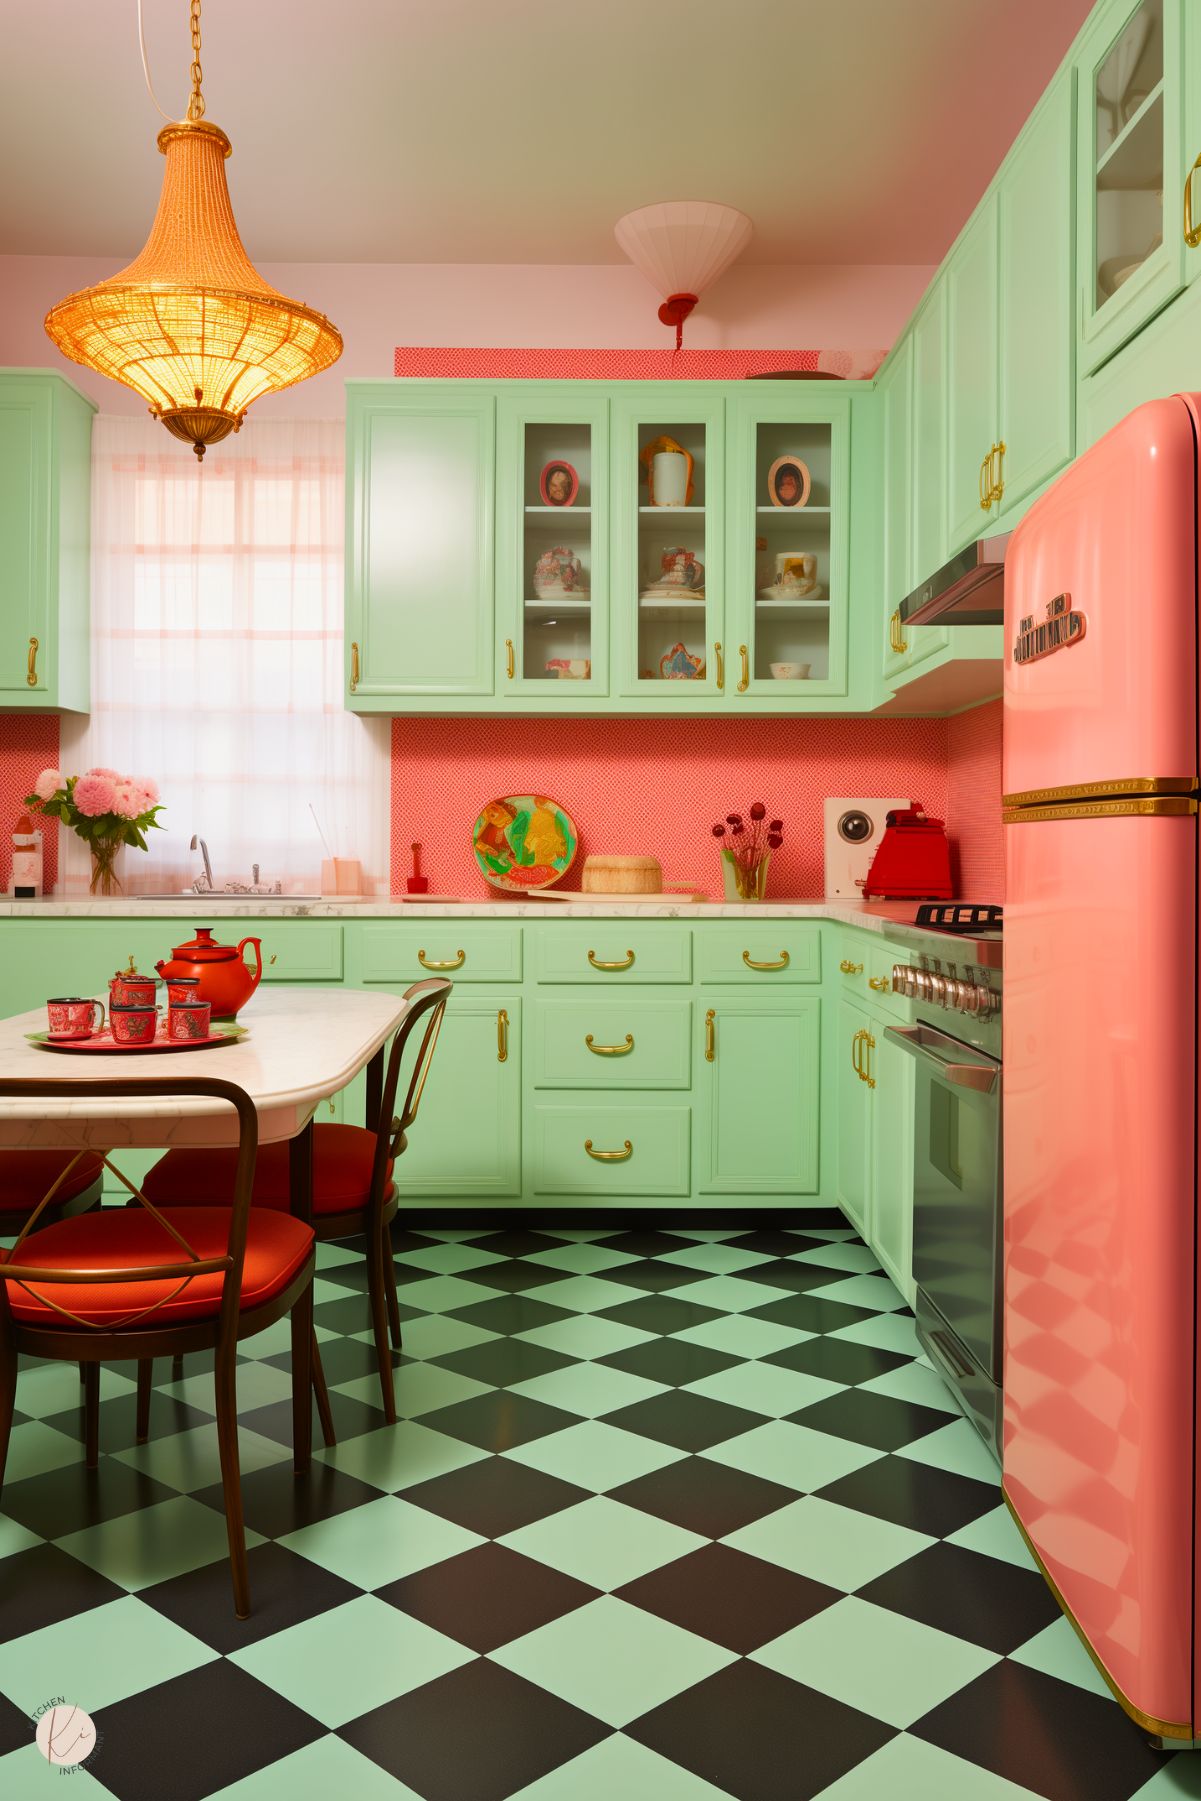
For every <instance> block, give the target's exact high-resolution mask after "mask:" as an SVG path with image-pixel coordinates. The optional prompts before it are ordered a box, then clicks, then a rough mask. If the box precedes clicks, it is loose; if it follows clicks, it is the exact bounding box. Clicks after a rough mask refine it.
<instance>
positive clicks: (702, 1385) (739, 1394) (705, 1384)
mask: <svg viewBox="0 0 1201 1801" xmlns="http://www.w3.org/2000/svg"><path fill="white" fill-rule="evenodd" d="M686 1386H687V1389H688V1392H689V1394H694V1395H708V1396H709V1398H710V1399H711V1400H714V1401H727V1402H728V1403H729V1405H730V1406H731V1407H747V1408H749V1409H751V1411H752V1412H755V1413H765V1414H766V1415H767V1416H768V1418H769V1419H774V1420H778V1419H783V1417H784V1415H785V1414H786V1413H796V1412H797V1411H798V1410H799V1409H800V1408H802V1407H811V1406H812V1405H813V1403H814V1402H815V1401H824V1400H825V1398H826V1396H827V1395H836V1394H841V1393H842V1391H843V1389H844V1387H845V1384H844V1383H842V1382H830V1381H827V1379H826V1378H825V1377H824V1376H809V1375H806V1374H805V1373H804V1372H803V1371H802V1370H789V1369H785V1368H784V1367H783V1366H782V1365H781V1364H778V1363H753V1362H752V1363H735V1364H732V1365H731V1367H730V1368H729V1369H725V1370H718V1371H717V1372H716V1374H715V1375H712V1376H703V1377H702V1378H701V1380H700V1381H699V1382H689V1383H687V1384H686Z"/></svg>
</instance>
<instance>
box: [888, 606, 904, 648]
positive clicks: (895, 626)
mask: <svg viewBox="0 0 1201 1801" xmlns="http://www.w3.org/2000/svg"><path fill="white" fill-rule="evenodd" d="M888 642H889V644H890V645H891V646H892V648H893V650H895V651H896V653H897V655H898V656H899V657H903V656H904V655H905V652H906V651H907V650H908V649H909V644H908V641H907V640H906V639H905V638H903V637H902V636H901V609H900V607H898V608H897V609H896V611H895V613H894V614H893V616H892V618H891V619H890V620H889V622H888Z"/></svg>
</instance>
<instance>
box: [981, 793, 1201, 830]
mask: <svg viewBox="0 0 1201 1801" xmlns="http://www.w3.org/2000/svg"><path fill="white" fill-rule="evenodd" d="M1196 811H1197V799H1196V796H1195V795H1192V794H1163V795H1160V796H1159V797H1158V799H1146V800H1094V801H1077V802H1076V804H1075V805H1074V806H1065V807H1007V808H1006V809H1005V811H1004V812H1003V813H1002V814H1001V822H1002V824H1003V825H1040V824H1043V823H1045V822H1047V821H1054V820H1056V819H1147V818H1150V819H1176V818H1181V817H1183V816H1184V815H1186V814H1189V813H1195V812H1196Z"/></svg>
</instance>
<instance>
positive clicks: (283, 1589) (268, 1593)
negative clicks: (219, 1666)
mask: <svg viewBox="0 0 1201 1801" xmlns="http://www.w3.org/2000/svg"><path fill="white" fill-rule="evenodd" d="M246 1567H247V1569H248V1570H249V1572H250V1607H251V1612H250V1618H249V1619H247V1620H240V1619H238V1618H237V1616H236V1615H235V1613H234V1609H233V1597H232V1591H231V1589H230V1578H229V1562H228V1560H227V1559H226V1558H224V1557H222V1558H220V1559H219V1560H218V1561H217V1562H215V1563H206V1564H204V1565H203V1566H202V1567H201V1568H200V1569H198V1570H188V1571H187V1573H186V1574H185V1575H183V1576H175V1577H173V1578H172V1579H171V1581H169V1582H156V1583H155V1584H154V1586H153V1587H151V1588H143V1589H140V1590H139V1592H138V1599H139V1601H145V1602H146V1604H147V1605H148V1606H149V1607H153V1608H154V1609H155V1611H156V1612H157V1613H161V1614H165V1615H166V1617H167V1619H169V1620H174V1621H175V1624H176V1625H177V1626H182V1627H183V1629H184V1631H185V1632H190V1633H192V1634H193V1636H194V1637H196V1638H199V1639H203V1640H204V1643H205V1644H206V1645H211V1646H212V1647H213V1649H214V1651H220V1652H222V1653H223V1654H224V1653H228V1652H230V1651H239V1650H241V1649H243V1648H244V1647H245V1646H246V1645H253V1644H257V1643H258V1641H259V1640H260V1639H263V1638H270V1636H271V1634H272V1633H273V1632H283V1631H286V1629H287V1628H288V1627H289V1626H296V1625H298V1624H299V1623H300V1621H301V1620H311V1619H312V1618H313V1617H314V1616H315V1615H316V1614H319V1613H327V1612H328V1611H329V1609H330V1608H331V1607H340V1606H341V1605H342V1603H343V1602H344V1601H353V1600H355V1599H356V1598H357V1597H358V1596H359V1595H361V1594H362V1592H363V1591H362V1589H360V1588H356V1587H355V1586H354V1584H353V1583H350V1582H344V1581H343V1580H342V1578H341V1577H340V1576H335V1575H334V1574H333V1573H332V1571H330V1570H327V1569H323V1568H322V1566H321V1565H320V1564H317V1563H312V1562H310V1560H309V1559H308V1558H307V1557H301V1556H299V1555H298V1554H297V1553H296V1552H294V1551H288V1550H286V1549H285V1548H284V1546H283V1545H254V1546H252V1548H251V1549H250V1550H249V1551H248V1552H247V1553H246Z"/></svg>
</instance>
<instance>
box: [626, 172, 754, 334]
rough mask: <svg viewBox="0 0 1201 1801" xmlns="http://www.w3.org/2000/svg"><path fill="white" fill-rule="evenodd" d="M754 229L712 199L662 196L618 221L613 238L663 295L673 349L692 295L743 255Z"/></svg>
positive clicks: (662, 315) (735, 211)
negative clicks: (672, 329) (672, 332)
mask: <svg viewBox="0 0 1201 1801" xmlns="http://www.w3.org/2000/svg"><path fill="white" fill-rule="evenodd" d="M753 230H754V227H753V226H752V224H751V222H750V220H749V219H748V218H747V216H746V214H745V213H740V212H739V211H738V209H737V207H733V206H721V205H720V204H719V203H718V202H717V201H716V200H664V201H660V202H659V203H658V204H656V205H654V206H640V207H639V208H638V209H637V211H636V212H632V213H627V214H626V215H625V217H624V218H622V219H619V220H618V221H617V224H616V226H615V227H614V236H615V237H616V239H617V242H618V243H619V244H620V246H621V248H622V249H623V250H624V251H625V254H626V255H627V256H628V257H629V259H630V261H631V262H632V263H633V265H634V267H635V268H636V269H637V270H639V271H640V273H641V274H643V275H645V276H646V279H647V280H648V281H649V282H650V283H651V285H652V287H655V288H657V289H658V291H659V293H660V294H662V296H663V304H662V306H661V307H660V308H659V317H660V319H661V320H662V321H663V323H664V325H674V326H675V328H676V349H677V350H678V349H679V348H680V345H681V343H682V341H683V335H684V321H685V319H686V318H687V317H688V315H689V313H690V312H691V311H692V309H693V307H694V306H695V305H696V303H697V300H698V299H699V298H700V296H701V295H702V294H703V293H704V291H705V289H706V288H708V287H712V285H713V283H714V282H715V281H716V280H717V278H718V276H719V275H724V274H725V272H726V270H727V269H728V268H729V267H730V264H731V263H732V262H734V261H735V259H736V258H737V257H740V256H741V255H742V253H743V251H744V250H745V249H746V247H747V245H748V244H749V243H750V241H751V233H752V231H753Z"/></svg>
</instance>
